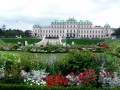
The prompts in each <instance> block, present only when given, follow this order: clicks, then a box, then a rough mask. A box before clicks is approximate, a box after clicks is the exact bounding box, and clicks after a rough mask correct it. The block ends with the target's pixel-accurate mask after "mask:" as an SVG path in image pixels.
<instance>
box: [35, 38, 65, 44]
mask: <svg viewBox="0 0 120 90" xmlns="http://www.w3.org/2000/svg"><path fill="white" fill-rule="evenodd" d="M61 40H62V37H60V36H59V38H57V39H48V38H45V36H44V37H43V38H42V41H40V42H38V43H36V44H35V46H40V45H65V44H66V43H63V42H62V41H61Z"/></svg>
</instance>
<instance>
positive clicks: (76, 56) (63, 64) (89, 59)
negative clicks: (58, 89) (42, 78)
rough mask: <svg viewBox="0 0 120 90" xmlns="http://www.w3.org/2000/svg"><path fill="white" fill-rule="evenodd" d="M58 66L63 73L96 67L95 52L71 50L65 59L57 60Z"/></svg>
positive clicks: (78, 71)
mask: <svg viewBox="0 0 120 90" xmlns="http://www.w3.org/2000/svg"><path fill="white" fill-rule="evenodd" d="M57 63H58V67H59V69H60V71H61V72H62V73H63V74H68V73H70V72H74V73H80V72H83V71H85V70H89V69H92V68H94V67H95V65H96V61H94V62H93V54H92V53H91V52H89V51H70V52H69V53H68V56H66V58H65V59H63V60H59V61H57Z"/></svg>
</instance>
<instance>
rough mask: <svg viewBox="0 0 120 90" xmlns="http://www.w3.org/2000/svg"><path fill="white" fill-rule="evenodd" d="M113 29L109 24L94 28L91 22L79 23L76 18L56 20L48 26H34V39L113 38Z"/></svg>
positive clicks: (83, 21) (82, 21) (81, 21)
mask: <svg viewBox="0 0 120 90" xmlns="http://www.w3.org/2000/svg"><path fill="white" fill-rule="evenodd" d="M112 33H113V28H111V27H110V25H109V24H108V23H107V24H105V25H104V26H103V27H102V26H98V25H97V26H93V24H92V22H91V21H89V20H80V21H77V20H76V19H74V18H69V19H67V20H66V21H64V20H55V21H54V22H51V24H50V25H48V26H41V25H40V24H35V25H34V26H33V36H34V37H39V38H43V37H53V38H54V37H62V38H66V37H67V38H90V39H91V38H99V39H104V38H111V34H112Z"/></svg>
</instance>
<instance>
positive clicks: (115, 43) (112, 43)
mask: <svg viewBox="0 0 120 90" xmlns="http://www.w3.org/2000/svg"><path fill="white" fill-rule="evenodd" d="M105 43H108V44H109V45H115V46H120V40H119V39H115V40H111V39H109V40H105Z"/></svg>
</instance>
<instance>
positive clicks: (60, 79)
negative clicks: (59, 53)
mask: <svg viewBox="0 0 120 90" xmlns="http://www.w3.org/2000/svg"><path fill="white" fill-rule="evenodd" d="M44 80H45V81H46V82H47V85H48V86H53V85H68V82H69V79H68V78H66V77H64V76H62V74H60V73H59V74H57V75H55V76H53V75H49V76H47V77H45V78H44Z"/></svg>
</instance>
